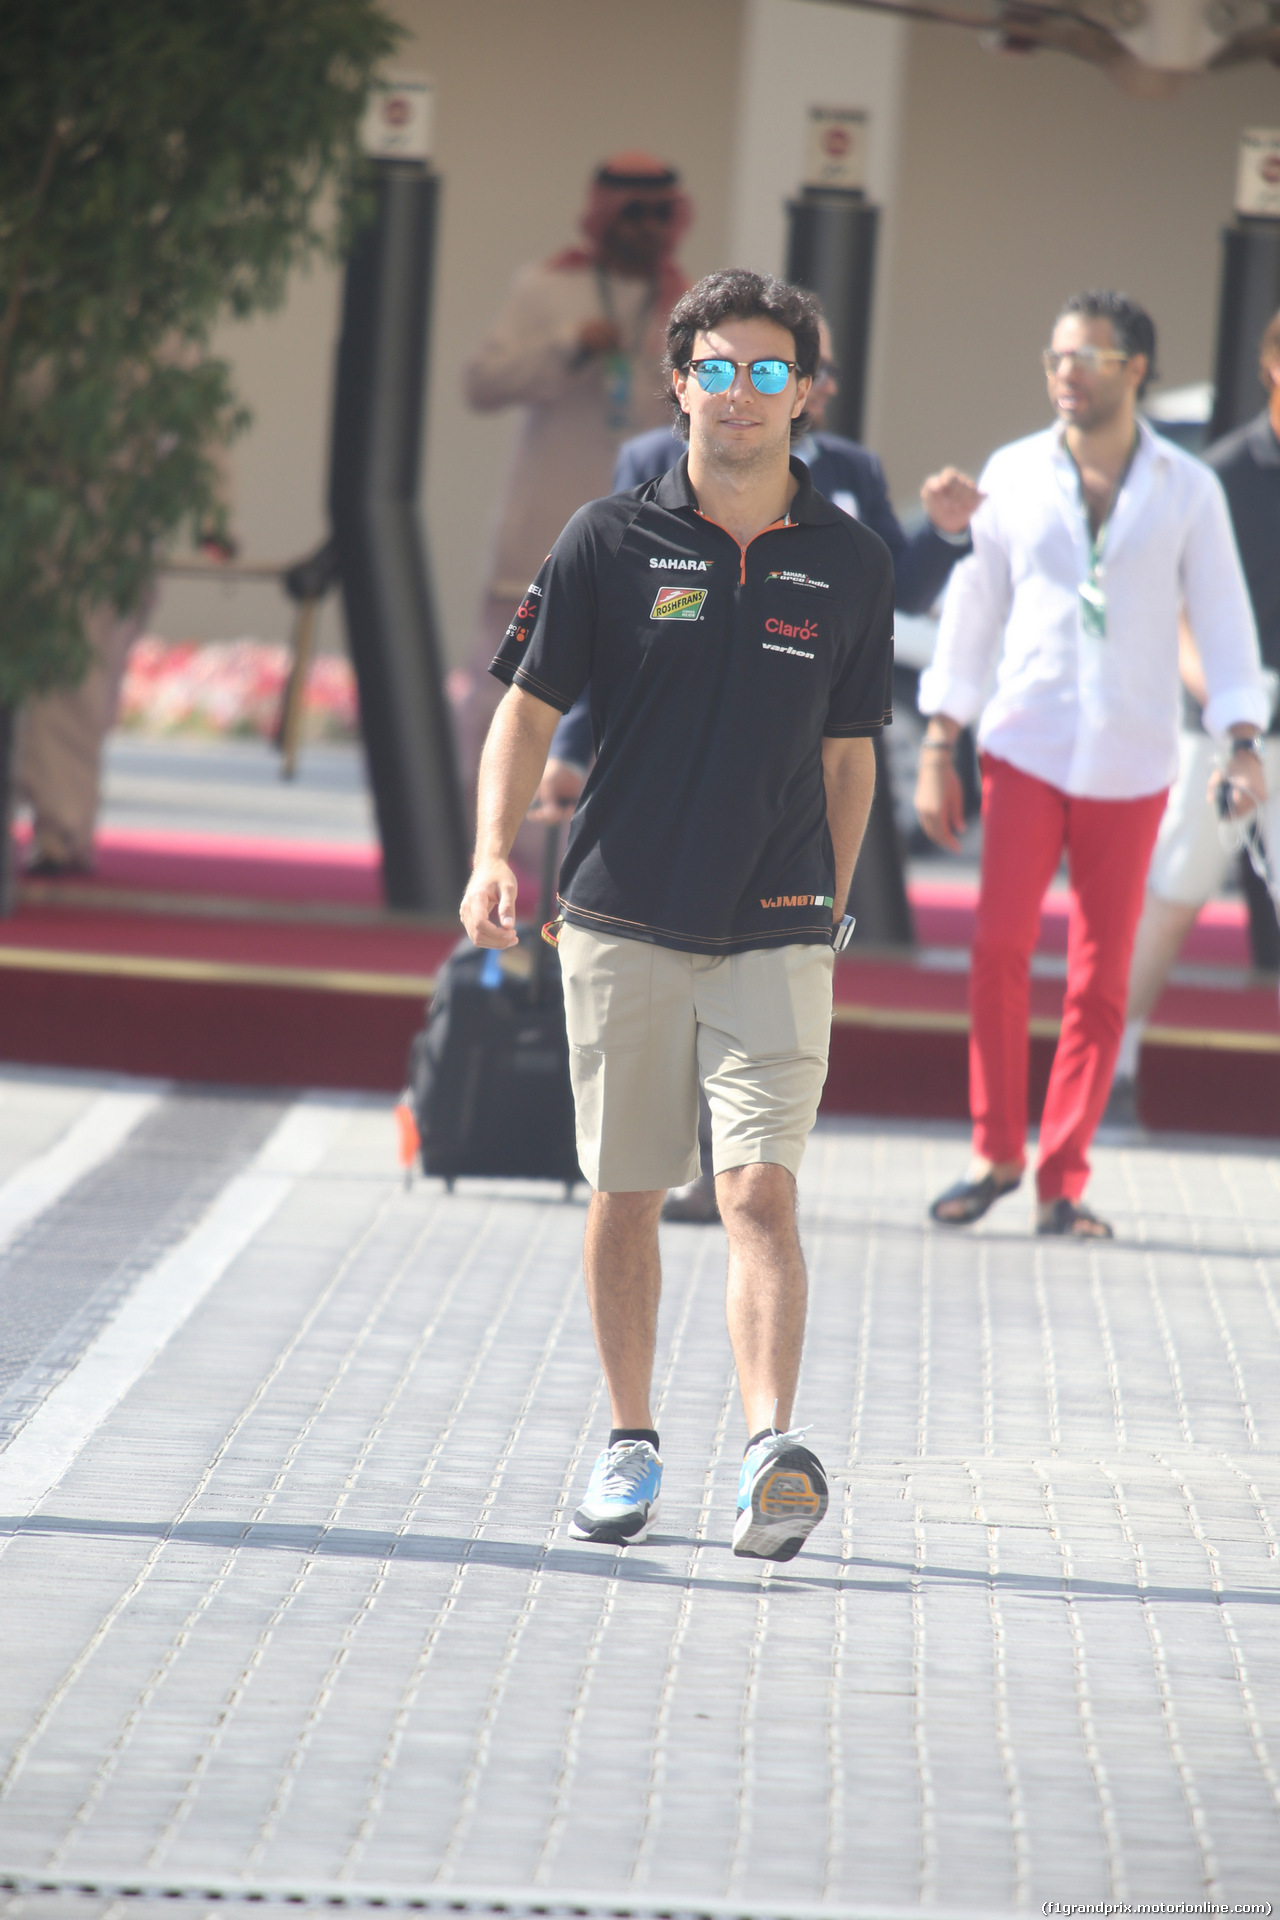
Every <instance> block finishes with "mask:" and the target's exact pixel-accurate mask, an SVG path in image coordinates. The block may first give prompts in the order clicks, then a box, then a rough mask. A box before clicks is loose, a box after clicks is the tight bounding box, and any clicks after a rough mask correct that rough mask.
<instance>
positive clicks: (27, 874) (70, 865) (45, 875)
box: [22, 853, 93, 880]
mask: <svg viewBox="0 0 1280 1920" xmlns="http://www.w3.org/2000/svg"><path fill="white" fill-rule="evenodd" d="M92 872H93V867H92V865H91V864H90V862H89V861H88V860H55V859H54V858H53V856H52V854H48V853H41V854H37V855H36V858H35V859H34V860H29V861H28V862H27V864H26V866H25V867H24V868H23V869H22V878H23V879H24V880H83V879H84V877H85V875H86V874H88V873H92Z"/></svg>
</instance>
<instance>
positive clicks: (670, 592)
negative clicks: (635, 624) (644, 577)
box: [649, 587, 707, 620]
mask: <svg viewBox="0 0 1280 1920" xmlns="http://www.w3.org/2000/svg"><path fill="white" fill-rule="evenodd" d="M706 597H707V589H706V588H705V587H659V588H658V597H657V599H656V600H655V601H654V603H653V606H652V607H651V609H650V611H649V618H650V619H651V620H701V618H702V603H703V601H704V600H705V599H706Z"/></svg>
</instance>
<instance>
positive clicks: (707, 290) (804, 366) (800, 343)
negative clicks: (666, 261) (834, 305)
mask: <svg viewBox="0 0 1280 1920" xmlns="http://www.w3.org/2000/svg"><path fill="white" fill-rule="evenodd" d="M821 311H822V309H821V308H820V307H819V305H818V303H817V301H816V300H815V299H814V297H813V295H812V294H811V293H806V292H805V290H804V288H803V287H792V286H789V285H788V284H787V282H786V281H785V280H775V279H774V277H773V275H772V274H771V273H751V272H749V271H748V270H747V268H746V267H726V268H723V269H722V270H721V271H720V272H719V273H709V274H707V276H706V278H705V279H703V280H699V282H698V284H697V286H696V287H690V289H689V291H688V293H686V294H684V295H683V296H682V297H681V298H680V299H679V300H677V302H676V304H675V306H674V307H673V308H672V310H671V318H670V320H669V321H668V322H667V351H666V355H665V357H664V359H663V363H662V364H663V367H664V368H665V370H666V373H667V382H668V384H667V398H668V399H669V400H670V402H671V405H672V407H673V408H674V410H675V416H676V418H675V430H676V432H677V433H678V434H679V435H680V437H681V438H682V439H684V440H687V439H688V438H689V416H688V414H687V413H686V412H685V411H684V409H683V408H682V407H681V405H680V402H679V400H678V399H677V398H676V391H675V388H674V386H672V385H671V375H672V374H673V373H684V372H686V371H687V370H688V366H689V361H690V359H691V358H692V356H693V343H694V339H695V337H696V336H697V335H698V334H700V333H709V332H710V331H711V329H712V328H713V327H718V326H720V325H721V324H722V322H724V321H725V320H772V321H773V322H774V324H775V325H776V326H779V327H785V328H786V330H787V332H788V333H789V334H790V335H791V338H792V339H793V340H794V341H795V348H794V357H795V362H796V374H797V377H798V378H803V377H804V376H805V375H808V377H809V378H810V379H812V378H813V375H814V374H815V373H816V372H817V370H818V353H819V348H818V317H819V315H820V313H821ZM808 429H809V415H808V414H807V413H802V414H800V415H799V417H798V418H797V419H795V420H793V421H792V422H791V438H792V439H793V440H795V439H798V438H799V437H800V435H801V434H804V433H807V432H808Z"/></svg>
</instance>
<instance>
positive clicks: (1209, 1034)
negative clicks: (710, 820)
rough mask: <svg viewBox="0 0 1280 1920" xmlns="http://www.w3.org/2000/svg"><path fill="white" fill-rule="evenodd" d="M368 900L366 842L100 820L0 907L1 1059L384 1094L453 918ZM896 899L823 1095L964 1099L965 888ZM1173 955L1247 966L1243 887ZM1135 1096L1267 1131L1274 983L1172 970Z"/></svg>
mask: <svg viewBox="0 0 1280 1920" xmlns="http://www.w3.org/2000/svg"><path fill="white" fill-rule="evenodd" d="M530 892H531V889H527V890H526V892H525V893H524V894H523V895H522V899H524V900H525V901H526V902H527V905H528V907H529V910H532V904H533V903H532V899H531V898H529V894H530ZM379 897H380V878H379V868H378V859H377V854H376V851H375V850H374V849H371V848H367V847H351V846H345V845H342V846H333V845H319V844H312V843H305V842H304V843H299V842H281V841H261V840H241V839H235V838H232V837H229V836H213V835H195V834H180V833H147V834H141V833H138V834H134V833H124V832H120V831H116V832H107V833H104V834H103V835H102V836H101V840H100V854H99V865H98V870H97V872H96V873H95V874H94V875H93V876H92V878H91V879H89V880H87V881H85V882H83V883H81V882H75V883H68V882H53V883H44V884H29V885H27V886H25V887H24V888H23V890H22V898H21V902H20V905H19V908H18V911H17V913H16V914H15V915H14V916H13V918H12V919H10V920H9V921H7V922H0V973H2V974H3V979H4V990H3V993H2V994H0V1057H3V1058H4V1059H6V1060H10V1061H15V1062H23V1063H29V1064H40V1065H57V1066H67V1067H83V1068H92V1069H106V1070H116V1071H124V1072H130V1073H141V1074H154V1075H159V1076H164V1077H174V1078H179V1079H197V1080H208V1081H221V1082H230V1083H240V1084H246V1085H259V1086H299V1085H303V1086H330V1087H347V1088H353V1089H369V1090H383V1091H387V1092H394V1091H396V1090H397V1089H398V1088H399V1087H400V1085H401V1084H402V1081H403V1076H404V1066H405V1056H406V1052H407V1048H408V1044H409V1041H410V1039H411V1038H412V1036H413V1034H414V1032H415V1031H416V1029H417V1027H418V1025H419V1024H420V1022H421V1019H422V1014H423V1009H424V1006H425V1002H426V999H427V997H428V995H429V993H430V991H431V987H432V982H433V978H434V975H435V973H436V970H437V969H438V967H439V965H440V963H441V961H442V960H443V958H444V956H445V955H446V954H447V953H448V952H449V950H450V948H451V947H452V946H453V945H454V943H455V941H456V940H457V939H458V938H459V936H460V928H459V927H458V924H457V921H456V920H455V919H453V918H452V917H450V918H448V919H445V920H439V921H432V920H426V919H417V918H414V917H410V916H402V915H391V914H387V913H385V912H383V911H382V910H381V909H380V907H379V904H378V902H379ZM912 904H913V907H914V910H915V914H916V921H917V927H918V931H919V936H920V942H921V949H922V953H921V955H920V957H918V958H914V959H911V958H906V957H899V956H896V955H894V956H890V955H869V956H867V957H861V956H858V957H853V958H843V959H842V960H841V961H840V962H839V964H838V967H837V973H836V1001H837V1005H836V1016H835V1027H834V1032H833V1036H832V1051H831V1072H830V1077H829V1079H828V1083H827V1091H826V1097H825V1100H824V1107H825V1108H826V1110H827V1111H831V1112H845V1113H875V1114H888V1115H900V1116H903V1117H918V1118H926V1117H938V1118H954V1119H960V1118H963V1117H964V1116H965V1114H966V1112H967V1078H968V1064H967V1028H968V1017H967V1010H966V1001H967V975H966V973H965V970H964V964H963V951H964V949H965V948H966V947H967V945H968V942H969V940H970V938H971V932H972V921H973V893H972V889H971V888H970V887H967V886H962V885H960V884H957V883H955V882H946V881H932V880H931V881H929V882H928V883H926V884H925V885H923V886H919V887H913V889H912ZM1065 944H1066V920H1065V903H1064V902H1062V901H1060V900H1058V899H1057V898H1052V897H1051V899H1050V901H1049V903H1048V906H1047V909H1046V912H1045V914H1044V916H1043V918H1042V923H1041V937H1040V951H1041V953H1043V954H1054V953H1061V952H1063V951H1064V950H1065ZM939 949H950V950H951V951H950V952H946V951H942V952H939V951H938V950H939ZM1183 958H1184V962H1186V963H1188V964H1195V965H1197V966H1200V967H1205V968H1212V967H1214V966H1218V967H1234V968H1242V967H1244V966H1246V965H1247V937H1246V924H1245V916H1244V908H1243V905H1240V906H1236V904H1235V903H1218V904H1215V905H1214V906H1213V907H1211V908H1210V909H1208V910H1207V911H1206V913H1205V914H1204V915H1202V916H1201V920H1200V923H1199V925H1198V926H1197V928H1196V930H1195V932H1194V934H1193V935H1192V939H1191V941H1190V942H1189V943H1188V946H1187V949H1186V951H1185V952H1184V956H1183ZM1061 999H1062V987H1061V982H1060V981H1059V980H1057V979H1053V978H1049V979H1036V980H1034V981H1033V983H1032V1008H1033V1031H1032V1043H1031V1055H1032V1085H1033V1095H1034V1099H1035V1101H1036V1102H1037V1103H1038V1100H1039V1098H1040V1097H1041V1095H1042V1092H1043V1086H1044V1081H1045V1077H1046V1075H1047V1073H1048V1066H1049V1061H1050V1059H1051V1057H1052V1050H1053V1043H1054V1036H1055V1034H1056V1028H1057V1022H1058V1018H1059V1016H1060V1011H1061ZM1143 1097H1144V1102H1145V1106H1144V1116H1143V1117H1144V1118H1145V1119H1146V1121H1147V1123H1148V1124H1149V1125H1151V1126H1156V1127H1175V1128H1180V1129H1187V1130H1191V1131H1196V1132H1215V1131H1217V1132H1228V1133H1245V1134H1255V1135H1266V1136H1273V1137H1274V1136H1280V1012H1278V1009H1277V1000H1276V990H1275V987H1274V985H1273V984H1267V985H1260V986H1247V987H1240V986H1238V985H1233V986H1226V985H1224V986H1221V987H1219V986H1195V987H1191V986H1176V987H1171V988H1170V989H1169V990H1168V991H1167V992H1166V993H1165V995H1164V997H1163V999H1162V1000H1161V1003H1160V1005H1159V1007H1158V1008H1157V1011H1156V1018H1155V1021H1154V1023H1153V1026H1152V1030H1151V1034H1150V1039H1149V1044H1148V1045H1147V1047H1146V1050H1145V1052H1144V1057H1143Z"/></svg>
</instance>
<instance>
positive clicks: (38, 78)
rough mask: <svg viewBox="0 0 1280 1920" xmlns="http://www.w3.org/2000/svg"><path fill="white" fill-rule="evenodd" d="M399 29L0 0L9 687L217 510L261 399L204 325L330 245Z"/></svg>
mask: <svg viewBox="0 0 1280 1920" xmlns="http://www.w3.org/2000/svg"><path fill="white" fill-rule="evenodd" d="M399 32H400V30H399V29H398V28H397V27H396V26H395V25H394V24H393V23H392V22H391V21H390V20H389V19H388V18H387V17H386V16H385V15H384V14H383V13H382V12H381V11H380V9H379V7H378V6H377V4H376V3H375V0H118V3H113V0H3V5H2V6H0V707H4V706H12V705H14V704H16V703H17V702H18V701H20V700H21V699H22V698H24V697H25V696H26V695H27V694H29V693H33V692H37V691H40V690H42V689H44V688H47V687H50V686H54V685H57V684H60V683H64V682H67V681H73V680H75V679H76V678H78V677H79V675H80V674H81V673H82V672H83V670H84V667H85V664H86V651H85V645H84V640H83V636H82V616H83V611H84V609H85V607H86V606H88V605H91V604H101V603H103V602H107V601H109V602H111V603H112V604H113V605H114V606H116V607H117V608H118V609H120V610H121V611H124V610H126V609H127V608H129V607H130V606H131V605H135V604H136V603H137V600H138V597H139V595H140V593H141V591H142V590H143V587H144V584H145V582H146V580H147V578H148V576H149V574H150V571H151V568H152V565H153V553H154V550H155V548H156V546H157V544H158V543H160V542H163V541H166V540H168V539H170V538H172V537H173V536H174V535H175V534H176V533H178V532H179V531H180V530H181V529H182V528H183V527H184V526H185V527H193V526H205V525H213V526H217V525H218V524H219V517H220V511H221V510H220V507H219V504H218V501H217V492H216V474H215V469H214V467H213V466H212V464H211V462H210V458H209V450H210V447H211V446H212V445H213V444H215V443H216V442H217V441H219V440H226V439H227V438H228V437H229V436H230V435H231V433H233V432H234V431H235V429H236V428H237V427H238V426H239V425H241V424H242V423H243V419H244V416H243V414H242V413H241V412H240V411H239V410H238V408H237V405H236V401H235V396H234V393H233V391H232V386H231V381H230V376H229V371H228V368H227V367H226V365H225V364H224V363H222V362H220V361H217V360H215V359H213V358H211V357H210V356H209V355H208V353H207V351H206V342H207V339H208V335H209V330H210V328H211V326H212V324H213V322H214V321H215V319H217V318H218V316H219V315H220V314H225V313H226V312H227V311H228V310H230V312H232V313H234V314H237V315H244V314H248V313H251V312H253V311H255V310H257V309H261V308H266V307H271V306H273V305H277V304H278V303H279V302H280V300H281V298H282V297H283V293H284V288H285V282H286V279H287V276H288V273H289V271H290V269H291V268H292V267H294V266H295V265H297V264H298V263H299V262H300V261H302V260H304V259H305V258H307V257H308V256H309V255H311V254H312V253H314V252H315V251H316V250H317V249H319V248H322V247H326V246H332V245H333V244H335V240H336V236H337V232H338V229H339V228H340V227H341V224H342V220H343V217H344V216H346V217H349V216H350V212H351V209H352V206H353V204H354V202H353V192H354V183H355V182H356V180H357V178H358V173H357V165H356V147H357V142H356V134H357V128H358V125H359V119H360V115H361V112H362V109H363V104H364V99H365V95H366V93H367V91H368V87H369V83H370V80H371V78H372V75H373V72H374V69H375V68H376V66H377V65H378V63H379V62H380V61H381V60H382V59H383V58H384V57H385V56H386V55H387V54H388V53H389V52H390V51H391V50H392V48H393V47H394V45H395V44H396V42H397V39H398V37H399ZM335 210H336V211H335Z"/></svg>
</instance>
